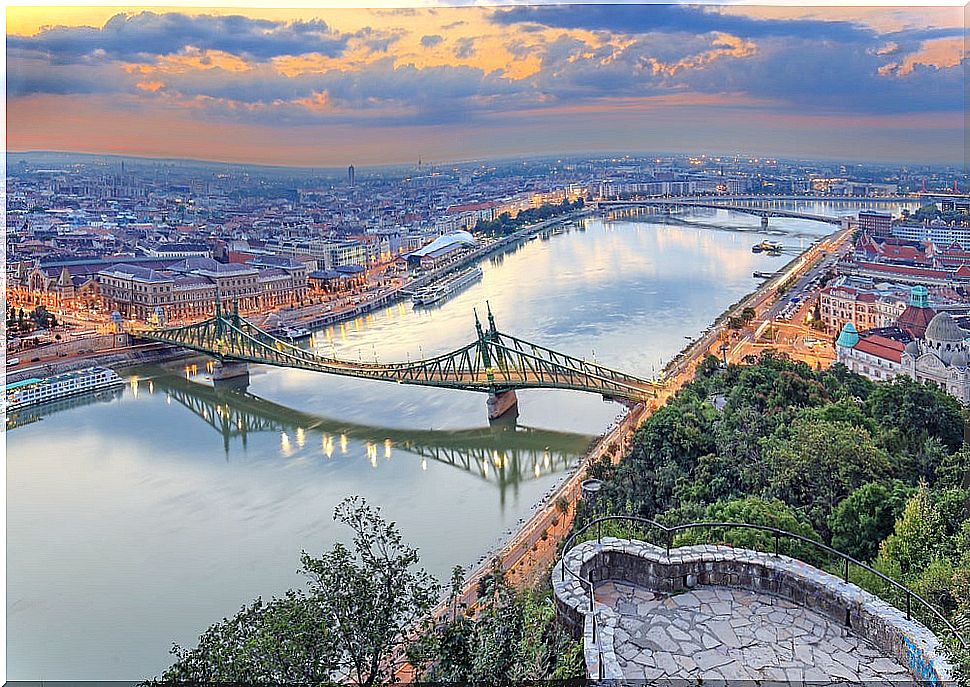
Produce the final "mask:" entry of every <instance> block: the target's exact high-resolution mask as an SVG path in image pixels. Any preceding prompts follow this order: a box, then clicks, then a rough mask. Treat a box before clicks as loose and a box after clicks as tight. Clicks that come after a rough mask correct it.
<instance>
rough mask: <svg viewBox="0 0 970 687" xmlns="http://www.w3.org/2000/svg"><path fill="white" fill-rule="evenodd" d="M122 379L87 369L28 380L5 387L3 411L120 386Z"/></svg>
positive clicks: (111, 372) (105, 370)
mask: <svg viewBox="0 0 970 687" xmlns="http://www.w3.org/2000/svg"><path fill="white" fill-rule="evenodd" d="M124 384H125V380H123V379H122V378H121V377H119V376H118V373H117V372H115V371H114V370H112V369H110V368H107V367H88V368H85V369H83V370H75V371H74V372H65V373H63V374H59V375H54V376H53V377H45V378H40V377H31V378H30V379H24V380H22V381H19V382H13V383H11V384H7V397H6V408H7V410H17V409H18V408H25V407H27V406H32V405H35V404H38V403H47V402H49V401H57V400H60V399H62V398H67V397H68V396H74V395H77V394H84V393H88V392H90V391H100V390H102V389H112V388H114V387H118V386H124Z"/></svg>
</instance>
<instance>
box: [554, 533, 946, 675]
mask: <svg viewBox="0 0 970 687" xmlns="http://www.w3.org/2000/svg"><path fill="white" fill-rule="evenodd" d="M566 565H567V569H568V571H572V572H574V573H576V574H578V575H579V576H580V577H582V578H584V579H587V580H590V581H592V582H593V584H596V583H597V582H600V581H604V580H616V581H621V582H628V583H631V584H635V585H638V586H640V587H644V588H646V589H651V590H654V591H657V592H662V593H668V594H674V593H677V592H681V591H686V590H688V589H690V588H692V587H694V586H698V585H700V586H703V585H719V586H727V587H734V588H739V589H746V590H750V591H753V592H759V593H763V594H770V595H774V596H778V597H782V598H785V599H788V600H790V601H792V602H794V603H797V604H799V605H801V606H804V607H806V608H810V609H812V610H813V611H815V612H817V613H819V614H821V615H823V616H825V617H827V618H830V619H831V620H832V621H833V622H836V623H840V624H845V625H848V626H849V627H851V628H852V631H853V632H855V633H856V634H857V635H859V636H861V637H864V638H865V639H867V640H869V641H870V642H871V643H872V644H873V645H875V646H876V647H878V648H879V649H880V650H881V651H883V652H885V654H886V655H887V656H890V657H893V658H895V659H897V660H899V661H900V662H901V663H902V664H903V665H904V666H907V667H908V668H909V670H910V672H911V673H912V675H913V677H914V678H915V679H916V680H919V681H921V682H928V683H936V684H940V683H947V682H951V681H952V675H953V670H952V667H951V666H950V664H949V662H948V661H947V660H946V658H945V657H944V656H943V655H942V653H941V645H940V641H939V639H937V637H936V636H935V635H934V634H933V633H932V632H930V631H929V630H928V629H927V628H926V627H925V626H924V625H922V624H921V623H919V622H917V621H916V620H907V618H906V614H905V613H904V612H902V611H900V610H899V609H897V608H895V607H894V606H891V605H889V604H887V603H886V602H885V601H883V600H882V599H880V598H878V597H877V596H875V595H873V594H870V593H869V592H867V591H865V590H863V589H861V588H860V587H858V586H856V585H854V584H852V583H850V582H846V581H845V580H843V579H841V578H839V577H836V576H834V575H831V574H829V573H827V572H825V571H823V570H819V569H818V568H815V567H813V566H811V565H808V564H807V563H804V562H802V561H799V560H796V559H794V558H789V557H788V556H781V555H779V556H775V555H773V554H769V553H761V552H758V551H751V550H749V549H736V548H732V547H729V546H687V547H680V548H676V549H671V550H670V553H669V554H668V553H667V551H666V550H665V549H662V548H659V547H657V546H654V545H652V544H648V543H646V542H640V541H630V540H626V539H616V538H613V537H603V539H602V542H600V543H597V542H596V541H588V542H584V543H582V544H579V545H577V546H575V547H573V548H572V549H570V550H569V551H568V552H567V554H566ZM552 581H553V590H554V592H555V595H556V608H557V611H558V615H559V618H560V621H561V622H562V623H563V624H564V625H565V626H566V627H568V628H569V629H570V630H571V631H572V632H573V633H574V635H576V636H580V635H582V636H583V645H584V651H585V655H586V667H587V670H588V671H589V675H590V677H593V678H597V677H600V676H602V677H603V678H605V679H622V677H623V675H622V671H621V670H620V665H619V663H618V661H617V658H616V654H615V652H614V647H613V633H614V630H615V628H616V623H617V619H618V616H617V614H616V612H615V611H613V609H611V608H609V607H607V606H604V605H602V604H596V608H595V611H590V600H589V593H588V591H587V588H586V587H585V586H584V585H583V584H581V583H580V581H579V580H578V579H577V578H576V577H575V576H574V575H572V574H570V572H566V573H565V576H564V575H563V569H562V563H561V562H560V563H559V564H558V565H557V566H556V568H555V569H554V570H553V580H552ZM594 612H595V622H596V641H594V638H593V620H594V618H593V614H594ZM600 661H602V663H603V666H602V670H601V669H600Z"/></svg>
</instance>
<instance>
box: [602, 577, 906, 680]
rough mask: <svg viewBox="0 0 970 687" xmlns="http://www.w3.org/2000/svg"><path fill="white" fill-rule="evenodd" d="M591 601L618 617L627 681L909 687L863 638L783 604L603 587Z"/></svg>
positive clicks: (709, 590) (728, 592)
mask: <svg viewBox="0 0 970 687" xmlns="http://www.w3.org/2000/svg"><path fill="white" fill-rule="evenodd" d="M596 600H597V601H598V602H601V603H605V604H607V605H609V606H612V607H613V608H614V609H615V610H616V611H617V613H619V614H620V621H619V626H618V627H617V630H616V635H615V638H614V648H615V650H616V654H617V658H618V660H619V662H620V666H621V668H622V669H623V675H624V677H625V678H627V679H629V680H668V679H675V680H683V679H684V678H688V679H691V680H694V679H698V678H700V679H703V680H704V681H705V683H708V682H711V681H714V682H715V683H716V682H717V681H720V680H730V681H735V682H736V681H738V680H760V681H763V682H764V681H770V682H781V683H793V682H794V683H803V682H804V683H816V684H828V683H833V682H843V683H844V682H846V681H852V682H866V683H869V682H871V683H874V684H890V683H891V684H894V685H901V684H912V683H913V681H912V678H911V677H910V675H909V673H908V672H907V671H906V669H905V668H904V667H903V666H902V665H900V664H899V663H898V662H897V661H895V660H893V659H890V658H887V657H886V656H885V655H884V654H883V653H882V652H880V651H879V650H878V649H876V648H875V647H873V646H872V645H871V644H869V643H868V642H867V641H866V640H865V639H863V638H861V637H859V636H857V635H854V634H852V633H851V632H849V631H847V630H846V629H845V628H843V627H842V626H840V625H839V624H837V623H833V622H832V621H830V620H828V619H826V618H825V617H823V616H821V615H819V614H818V613H815V612H814V611H810V610H808V609H806V608H802V607H801V606H796V605H795V604H793V603H791V602H789V601H786V600H784V599H777V598H774V597H772V596H768V595H764V594H756V593H754V592H748V591H743V590H737V589H730V588H726V587H704V588H700V589H697V590H695V591H692V592H687V593H684V594H677V595H674V596H667V597H665V596H662V595H655V594H653V593H651V592H649V591H647V590H645V589H642V588H638V587H635V586H633V585H629V584H624V583H620V582H604V583H602V584H600V586H599V587H597V589H596Z"/></svg>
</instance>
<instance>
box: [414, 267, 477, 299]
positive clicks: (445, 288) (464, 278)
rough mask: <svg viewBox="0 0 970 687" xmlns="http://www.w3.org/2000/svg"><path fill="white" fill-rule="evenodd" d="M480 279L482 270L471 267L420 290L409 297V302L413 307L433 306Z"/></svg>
mask: <svg viewBox="0 0 970 687" xmlns="http://www.w3.org/2000/svg"><path fill="white" fill-rule="evenodd" d="M481 278H482V268H481V267H472V268H470V269H467V270H464V271H463V272H459V273H458V274H456V275H454V276H452V277H447V278H446V279H444V280H442V281H441V282H439V283H437V284H434V285H432V286H427V287H425V288H423V289H420V290H419V291H417V292H415V294H414V295H413V296H412V297H411V302H412V303H414V304H415V305H433V304H435V303H439V302H441V301H442V300H444V299H445V298H447V297H448V296H450V295H452V294H454V293H456V292H458V291H460V290H461V289H463V288H464V287H466V286H468V285H469V284H472V283H473V282H476V281H478V280H479V279H481Z"/></svg>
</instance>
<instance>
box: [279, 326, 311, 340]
mask: <svg viewBox="0 0 970 687" xmlns="http://www.w3.org/2000/svg"><path fill="white" fill-rule="evenodd" d="M312 335H313V332H311V331H310V330H309V329H307V328H306V327H283V331H282V333H281V336H282V337H283V338H284V339H286V340H287V341H290V342H293V341H302V340H304V339H309V338H310V337H311V336H312Z"/></svg>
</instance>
